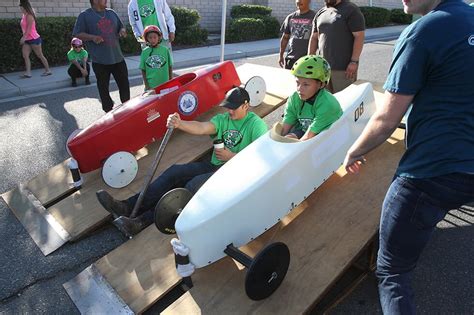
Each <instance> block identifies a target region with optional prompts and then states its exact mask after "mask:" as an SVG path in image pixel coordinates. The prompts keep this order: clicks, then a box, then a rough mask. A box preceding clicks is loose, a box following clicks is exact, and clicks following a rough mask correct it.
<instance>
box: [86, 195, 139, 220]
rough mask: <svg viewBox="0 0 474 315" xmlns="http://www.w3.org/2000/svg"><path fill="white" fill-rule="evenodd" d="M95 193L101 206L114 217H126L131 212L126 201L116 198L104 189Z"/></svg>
mask: <svg viewBox="0 0 474 315" xmlns="http://www.w3.org/2000/svg"><path fill="white" fill-rule="evenodd" d="M95 194H96V195H97V199H98V200H99V202H100V204H101V205H102V207H104V209H105V210H107V211H108V212H110V213H112V215H113V216H114V218H118V217H120V216H127V217H128V216H129V215H130V214H131V213H132V209H131V208H130V206H129V205H128V203H127V202H126V201H121V200H116V199H115V198H114V197H112V196H111V195H110V194H109V193H108V192H106V191H105V190H99V191H97V192H96V193H95Z"/></svg>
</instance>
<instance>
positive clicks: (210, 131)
mask: <svg viewBox="0 0 474 315" xmlns="http://www.w3.org/2000/svg"><path fill="white" fill-rule="evenodd" d="M249 102H250V96H249V94H248V93H247V91H246V90H245V89H243V88H240V87H236V88H233V89H232V90H230V91H229V92H227V94H226V98H225V100H224V101H223V102H222V104H221V106H223V107H225V108H227V109H228V112H226V113H224V114H217V115H216V116H214V117H213V118H212V119H211V120H210V121H207V122H200V121H186V120H181V118H180V117H179V115H178V113H174V114H172V115H170V116H169V117H168V122H167V125H168V127H173V128H176V129H181V130H182V131H184V132H187V133H190V134H194V135H209V136H211V137H212V138H213V139H218V140H223V142H224V146H223V147H222V148H215V149H214V151H213V153H212V158H211V160H210V161H202V162H192V163H187V164H182V165H178V164H175V165H173V166H171V167H169V168H168V169H167V170H166V171H164V172H163V173H162V174H161V175H160V176H158V177H157V178H156V179H155V180H154V181H153V182H152V183H151V184H150V186H149V187H148V190H147V191H146V194H145V197H144V199H143V203H142V204H141V206H140V209H139V213H140V215H139V216H138V217H136V218H133V219H132V218H129V216H130V214H131V212H132V210H133V208H134V206H135V203H136V202H137V200H138V196H139V194H136V195H134V196H132V197H130V198H128V199H127V200H122V201H120V200H115V199H114V198H113V197H112V196H110V194H109V193H107V192H106V191H104V190H100V191H98V192H97V199H98V200H99V202H100V204H101V205H102V206H103V207H104V209H105V210H107V211H109V212H110V213H112V215H113V216H114V217H116V218H117V217H121V218H120V220H115V221H114V225H116V226H117V228H118V229H119V230H120V231H121V232H123V233H124V234H125V235H128V236H130V235H134V234H137V233H138V232H140V231H141V230H142V229H144V228H145V227H147V226H148V225H150V224H151V223H152V222H153V216H154V214H153V211H154V208H155V205H156V203H157V202H158V201H159V200H160V198H161V197H162V196H163V195H164V194H165V193H167V192H168V191H170V190H171V189H174V188H179V187H184V188H186V189H188V190H189V191H191V193H196V191H197V190H198V189H199V188H200V187H201V186H202V185H203V184H204V183H205V182H206V181H207V180H208V179H209V177H211V176H212V174H214V173H215V172H216V171H217V170H218V169H219V167H220V166H221V165H223V164H224V163H225V162H227V161H229V160H230V159H231V158H233V157H234V156H235V155H236V154H237V153H238V152H240V151H242V150H243V149H244V148H245V147H246V146H248V145H249V144H250V143H252V142H253V141H255V140H256V139H257V138H259V137H260V136H261V135H263V134H264V133H266V132H267V125H266V124H265V122H264V121H263V120H262V118H260V117H259V116H257V115H256V114H255V113H253V112H249V107H250V104H249Z"/></svg>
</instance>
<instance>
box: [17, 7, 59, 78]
mask: <svg viewBox="0 0 474 315" xmlns="http://www.w3.org/2000/svg"><path fill="white" fill-rule="evenodd" d="M20 8H21V12H22V13H23V16H22V18H21V22H20V25H21V30H22V32H23V36H22V37H21V39H20V45H21V46H22V49H21V51H22V54H23V59H25V67H26V72H25V73H24V74H23V75H22V77H23V78H31V62H30V54H31V50H33V51H34V53H35V54H36V56H37V57H38V58H39V59H40V60H41V62H42V63H43V66H44V72H43V74H42V75H41V76H47V75H51V74H52V73H51V71H50V70H49V64H48V60H46V58H45V57H44V55H43V51H42V49H41V42H42V40H41V37H40V35H39V34H38V32H37V31H36V16H35V11H34V10H33V8H32V7H31V4H30V2H29V0H20Z"/></svg>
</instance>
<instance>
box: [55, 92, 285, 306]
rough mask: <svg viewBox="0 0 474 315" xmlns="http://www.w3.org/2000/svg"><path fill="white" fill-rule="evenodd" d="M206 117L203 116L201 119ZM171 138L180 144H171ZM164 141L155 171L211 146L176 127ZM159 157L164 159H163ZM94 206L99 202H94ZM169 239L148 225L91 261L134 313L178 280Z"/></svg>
mask: <svg viewBox="0 0 474 315" xmlns="http://www.w3.org/2000/svg"><path fill="white" fill-rule="evenodd" d="M284 102H285V100H283V99H281V98H278V97H275V96H267V97H266V98H265V100H264V104H262V105H260V106H258V107H256V108H254V109H253V110H254V112H255V113H257V114H258V115H260V116H265V115H267V114H268V113H270V112H272V111H273V110H275V109H276V108H277V107H278V106H280V105H282V104H283V103H284ZM220 110H222V109H218V108H216V109H214V110H213V111H211V112H209V113H208V115H210V116H212V115H213V114H215V112H216V111H220ZM208 118H209V117H203V119H208ZM171 141H175V142H176V143H179V144H180V145H177V146H176V148H175V147H174V146H173V145H172V143H171ZM168 145H169V146H170V147H172V148H173V150H169V151H165V153H164V156H163V160H162V163H160V166H159V170H158V172H157V173H161V171H162V170H164V169H165V168H166V167H168V166H169V165H171V164H173V163H178V162H180V163H186V160H188V161H191V160H193V159H194V157H195V156H197V155H199V154H203V153H205V152H207V151H208V149H209V148H210V147H211V146H212V142H211V140H210V138H208V137H202V136H190V135H188V134H185V133H183V132H180V131H176V133H175V134H173V137H172V138H171V140H170V144H168ZM150 156H151V155H150V154H148V155H147V156H146V157H144V158H143V160H146V159H149V158H150ZM163 161H166V162H165V163H163ZM146 171H147V170H146V169H141V170H140V174H141V175H142V176H143V175H144V174H146ZM141 185H142V182H141V181H140V182H137V183H134V184H131V185H130V187H135V188H137V187H140V188H141ZM85 195H88V196H90V195H91V194H90V193H86V194H85ZM68 199H69V198H68ZM88 200H90V201H89V202H90V205H91V206H92V203H97V202H96V201H95V200H96V198H95V196H94V198H89V199H88ZM62 202H64V201H62ZM58 205H59V204H58ZM73 206H74V205H69V206H68V207H66V206H64V209H71V208H72V207H73ZM97 207H100V206H98V205H97ZM52 208H53V207H52ZM96 212H97V211H96ZM170 240H171V237H170V236H167V235H163V234H161V233H160V232H159V231H158V230H157V229H156V227H155V226H149V227H148V228H147V229H145V230H144V231H142V232H141V233H139V234H138V235H137V236H135V237H134V238H133V239H132V240H130V241H128V242H127V243H125V244H123V245H122V246H120V247H119V248H117V249H115V250H113V251H112V252H110V253H109V254H107V255H106V256H104V257H103V258H101V259H100V260H99V261H97V262H96V263H95V264H94V266H95V267H96V268H97V270H98V271H99V272H100V274H101V275H102V276H103V277H104V278H105V279H106V280H107V281H108V283H109V284H110V286H111V287H112V288H113V289H114V290H115V291H116V293H117V294H118V296H120V298H121V299H122V300H123V301H124V302H125V303H126V304H127V305H129V306H130V308H131V309H132V310H133V311H134V312H136V313H141V312H143V311H145V310H146V309H147V308H148V307H150V306H151V305H153V303H155V302H156V301H157V300H158V299H159V298H160V297H161V296H163V295H164V294H166V293H167V292H168V291H169V290H171V289H172V288H173V287H174V286H176V285H177V284H178V283H179V281H180V280H181V279H180V278H179V276H178V275H177V274H176V270H175V266H174V255H173V253H172V251H171V246H170V244H169V241H170ZM87 303H88V304H87ZM87 303H85V302H82V301H81V302H78V303H77V304H80V306H81V307H83V310H84V311H85V310H88V309H94V308H95V307H96V303H100V301H99V300H96V301H88V302H87ZM77 304H76V305H77ZM87 305H89V307H87ZM78 307H79V306H78ZM81 312H82V310H81Z"/></svg>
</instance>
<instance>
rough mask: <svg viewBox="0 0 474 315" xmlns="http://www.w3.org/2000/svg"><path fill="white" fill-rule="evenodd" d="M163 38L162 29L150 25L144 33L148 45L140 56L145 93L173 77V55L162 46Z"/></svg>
mask: <svg viewBox="0 0 474 315" xmlns="http://www.w3.org/2000/svg"><path fill="white" fill-rule="evenodd" d="M162 37H163V34H162V33H161V30H160V28H159V27H158V26H155V25H149V26H147V27H146V28H145V30H144V31H143V38H144V39H145V41H146V42H147V44H148V47H147V48H145V49H144V50H143V51H142V54H141V56H140V69H141V70H142V77H143V84H145V91H146V90H149V89H154V88H155V87H157V86H158V85H160V84H163V83H165V82H166V81H168V80H169V79H171V77H172V72H173V69H172V61H171V55H170V52H169V50H168V48H166V47H165V46H162V45H160V43H161V39H162Z"/></svg>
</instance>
